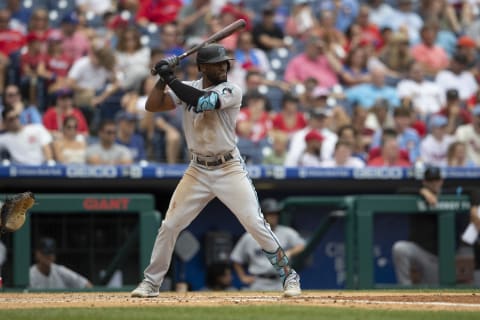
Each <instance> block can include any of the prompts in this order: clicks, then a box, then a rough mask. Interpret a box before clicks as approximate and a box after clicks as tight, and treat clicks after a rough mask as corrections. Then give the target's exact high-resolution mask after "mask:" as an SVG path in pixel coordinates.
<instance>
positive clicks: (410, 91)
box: [397, 62, 445, 119]
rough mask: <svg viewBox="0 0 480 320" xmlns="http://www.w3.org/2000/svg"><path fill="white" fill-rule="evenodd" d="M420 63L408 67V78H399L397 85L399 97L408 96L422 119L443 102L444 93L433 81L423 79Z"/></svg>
mask: <svg viewBox="0 0 480 320" xmlns="http://www.w3.org/2000/svg"><path fill="white" fill-rule="evenodd" d="M424 76H425V73H424V69H423V67H422V65H421V64H420V63H418V62H416V63H413V64H412V66H411V67H410V77H409V79H404V80H401V81H400V82H399V83H398V86H397V93H398V97H399V98H400V99H404V98H408V99H409V100H411V101H412V103H413V106H414V108H415V110H416V112H417V114H419V115H420V117H421V118H422V119H426V117H427V116H428V115H430V114H433V113H437V112H438V111H440V109H441V107H442V106H443V105H444V104H445V93H444V91H443V90H442V88H441V87H440V86H439V85H438V84H436V83H435V82H433V81H429V80H425V78H424Z"/></svg>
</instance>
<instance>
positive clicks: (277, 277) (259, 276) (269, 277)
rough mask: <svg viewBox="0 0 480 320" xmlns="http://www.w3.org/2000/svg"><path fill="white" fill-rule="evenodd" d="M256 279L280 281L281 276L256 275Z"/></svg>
mask: <svg viewBox="0 0 480 320" xmlns="http://www.w3.org/2000/svg"><path fill="white" fill-rule="evenodd" d="M255 277H257V278H262V279H270V280H277V279H280V276H279V275H278V274H256V275H255Z"/></svg>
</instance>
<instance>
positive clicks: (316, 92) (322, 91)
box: [312, 86, 330, 98]
mask: <svg viewBox="0 0 480 320" xmlns="http://www.w3.org/2000/svg"><path fill="white" fill-rule="evenodd" d="M329 95H330V90H328V89H327V88H325V87H320V86H317V87H315V88H314V89H313V90H312V98H321V97H328V96H329Z"/></svg>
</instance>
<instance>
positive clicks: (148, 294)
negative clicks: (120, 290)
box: [132, 280, 159, 298]
mask: <svg viewBox="0 0 480 320" xmlns="http://www.w3.org/2000/svg"><path fill="white" fill-rule="evenodd" d="M158 294H159V291H158V287H157V286H155V285H153V284H151V283H150V282H148V281H146V280H143V281H142V282H140V284H139V285H138V287H137V288H136V289H135V290H133V291H132V297H134V298H154V297H157V296H158Z"/></svg>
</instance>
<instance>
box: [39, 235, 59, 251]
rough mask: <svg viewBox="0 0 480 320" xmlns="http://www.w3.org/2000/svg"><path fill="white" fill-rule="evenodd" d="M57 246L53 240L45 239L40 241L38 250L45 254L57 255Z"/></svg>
mask: <svg viewBox="0 0 480 320" xmlns="http://www.w3.org/2000/svg"><path fill="white" fill-rule="evenodd" d="M56 247H57V244H56V242H55V240H54V239H53V238H49V237H44V238H41V239H40V240H39V241H38V246H37V250H39V251H40V252H41V253H43V254H55V251H56Z"/></svg>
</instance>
